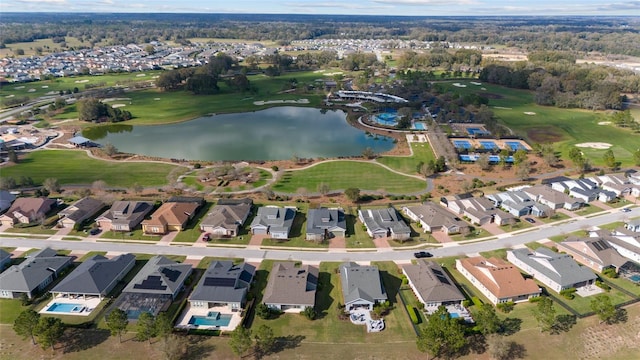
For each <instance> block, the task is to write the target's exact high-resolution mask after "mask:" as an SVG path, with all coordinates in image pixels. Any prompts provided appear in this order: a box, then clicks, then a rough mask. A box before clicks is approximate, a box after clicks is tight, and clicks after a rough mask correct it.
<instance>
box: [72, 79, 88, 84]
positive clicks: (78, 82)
mask: <svg viewBox="0 0 640 360" xmlns="http://www.w3.org/2000/svg"><path fill="white" fill-rule="evenodd" d="M88 82H89V80H87V79H84V80H76V81H75V83H76V84H83V83H88Z"/></svg>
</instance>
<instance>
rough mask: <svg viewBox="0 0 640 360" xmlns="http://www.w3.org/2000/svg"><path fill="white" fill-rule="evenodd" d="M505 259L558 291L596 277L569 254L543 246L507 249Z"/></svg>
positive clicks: (581, 285) (577, 285)
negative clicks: (533, 248)
mask: <svg viewBox="0 0 640 360" xmlns="http://www.w3.org/2000/svg"><path fill="white" fill-rule="evenodd" d="M507 260H509V261H510V262H511V263H512V264H513V265H515V266H517V267H518V268H520V269H521V270H522V271H524V272H526V273H528V274H531V276H533V277H534V278H535V279H537V280H539V281H540V282H541V283H543V284H545V285H547V286H548V287H550V288H551V289H552V290H554V291H555V292H558V293H559V292H560V291H562V290H565V289H570V288H579V287H583V286H587V285H591V284H593V283H594V282H595V281H596V279H597V276H596V275H595V274H594V273H593V272H592V271H591V270H589V269H587V268H586V267H584V266H580V265H579V264H578V263H577V262H576V261H575V260H573V259H572V258H571V256H569V255H567V254H559V253H556V252H553V251H551V249H548V248H545V247H541V248H538V249H537V250H535V251H530V250H529V249H514V250H509V251H507Z"/></svg>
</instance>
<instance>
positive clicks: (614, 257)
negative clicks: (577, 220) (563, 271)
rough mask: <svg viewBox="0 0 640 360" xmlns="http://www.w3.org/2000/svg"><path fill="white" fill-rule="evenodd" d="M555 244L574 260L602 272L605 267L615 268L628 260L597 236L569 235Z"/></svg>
mask: <svg viewBox="0 0 640 360" xmlns="http://www.w3.org/2000/svg"><path fill="white" fill-rule="evenodd" d="M557 246H558V250H559V251H561V252H566V253H567V254H569V255H571V256H572V257H573V259H574V260H575V261H577V262H579V263H581V264H583V265H584V266H587V267H589V268H591V269H592V270H594V271H597V272H602V271H603V270H605V269H607V268H615V269H616V270H617V269H619V268H620V267H622V265H624V264H625V263H627V262H628V261H629V259H627V258H625V257H624V256H622V255H620V253H618V251H617V250H616V249H615V248H614V247H612V246H611V245H609V243H608V242H607V241H606V240H604V239H601V238H599V237H596V238H591V237H590V238H577V237H569V238H567V239H566V240H565V241H563V242H561V243H559V244H558V245H557Z"/></svg>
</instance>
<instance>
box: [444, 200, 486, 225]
mask: <svg viewBox="0 0 640 360" xmlns="http://www.w3.org/2000/svg"><path fill="white" fill-rule="evenodd" d="M447 206H448V208H449V209H451V211H453V212H455V213H456V214H460V215H464V216H466V217H468V218H469V220H470V221H471V223H472V224H476V225H484V224H489V223H490V222H491V221H493V214H494V213H495V211H496V210H495V205H494V204H493V202H492V201H491V200H489V199H487V198H474V197H465V198H461V199H456V200H452V201H449V202H448V204H447Z"/></svg>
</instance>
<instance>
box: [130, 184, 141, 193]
mask: <svg viewBox="0 0 640 360" xmlns="http://www.w3.org/2000/svg"><path fill="white" fill-rule="evenodd" d="M142 190H144V187H143V186H142V185H140V184H138V183H134V184H133V186H131V192H133V193H135V194H140V193H141V192H142Z"/></svg>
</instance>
